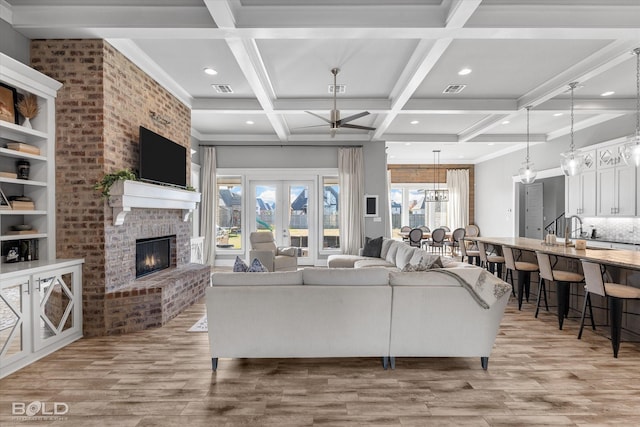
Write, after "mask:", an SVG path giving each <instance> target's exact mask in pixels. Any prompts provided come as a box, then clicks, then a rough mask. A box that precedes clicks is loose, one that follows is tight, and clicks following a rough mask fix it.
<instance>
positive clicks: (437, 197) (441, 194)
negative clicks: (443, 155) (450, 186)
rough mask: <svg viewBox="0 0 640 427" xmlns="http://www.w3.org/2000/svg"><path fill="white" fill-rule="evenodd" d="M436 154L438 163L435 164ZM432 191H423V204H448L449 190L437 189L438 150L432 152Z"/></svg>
mask: <svg viewBox="0 0 640 427" xmlns="http://www.w3.org/2000/svg"><path fill="white" fill-rule="evenodd" d="M436 153H437V155H438V162H437V163H436ZM433 166H434V169H433V190H424V200H425V202H448V201H449V190H447V189H444V190H443V189H439V188H437V187H438V169H439V168H440V150H433Z"/></svg>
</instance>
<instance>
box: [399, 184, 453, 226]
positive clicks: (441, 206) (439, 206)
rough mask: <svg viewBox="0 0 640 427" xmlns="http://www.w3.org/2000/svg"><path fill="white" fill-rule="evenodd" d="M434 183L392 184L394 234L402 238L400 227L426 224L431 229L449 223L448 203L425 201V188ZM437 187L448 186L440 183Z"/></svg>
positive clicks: (431, 186) (430, 186)
mask: <svg viewBox="0 0 640 427" xmlns="http://www.w3.org/2000/svg"><path fill="white" fill-rule="evenodd" d="M428 188H433V184H426V183H425V184H394V185H392V186H391V194H390V195H389V197H390V198H391V224H392V236H393V237H395V238H400V234H399V233H400V228H401V227H402V226H404V225H408V226H409V227H411V228H415V227H419V226H421V225H426V226H427V227H429V228H430V229H432V230H433V229H435V228H438V227H440V226H442V225H447V208H448V205H449V204H448V203H440V202H425V200H424V190H425V189H428ZM437 188H442V189H444V188H447V187H446V184H439V185H438V186H437Z"/></svg>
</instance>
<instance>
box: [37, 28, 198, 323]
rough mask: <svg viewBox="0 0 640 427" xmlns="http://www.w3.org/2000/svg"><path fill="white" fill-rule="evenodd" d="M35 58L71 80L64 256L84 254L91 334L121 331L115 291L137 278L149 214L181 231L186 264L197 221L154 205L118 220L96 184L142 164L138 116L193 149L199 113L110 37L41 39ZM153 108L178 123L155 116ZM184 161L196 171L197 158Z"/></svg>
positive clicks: (66, 93)
mask: <svg viewBox="0 0 640 427" xmlns="http://www.w3.org/2000/svg"><path fill="white" fill-rule="evenodd" d="M31 65H32V67H33V68H35V69H37V70H38V71H40V72H42V73H44V74H46V75H48V76H50V77H52V78H54V79H56V80H58V81H59V82H61V83H62V84H63V87H62V89H61V90H60V91H59V92H58V97H57V99H56V251H57V257H58V258H84V259H85V264H84V268H83V291H82V292H83V327H84V334H85V336H96V335H105V334H109V333H113V330H115V329H114V327H113V326H112V325H110V324H109V319H110V318H112V317H114V316H113V313H110V312H107V311H106V309H105V307H111V305H107V304H105V300H106V295H107V293H109V292H113V291H116V290H119V289H123V288H126V287H127V286H129V285H130V283H129V281H130V280H131V279H130V277H129V271H130V270H129V267H123V261H125V260H127V259H128V258H131V256H130V255H131V254H130V253H129V252H130V250H131V243H130V241H131V238H132V237H133V235H137V236H140V235H141V234H142V231H141V228H144V224H147V228H149V229H150V230H149V231H148V232H149V233H150V234H159V233H166V232H170V233H174V232H175V233H176V235H177V236H178V237H177V246H178V247H177V253H178V264H180V263H182V264H185V263H188V262H189V261H188V260H189V255H188V250H189V249H188V241H189V236H190V234H191V233H190V225H189V224H188V223H184V222H182V221H181V216H180V212H179V211H176V210H146V211H144V212H136V213H135V215H134V214H129V216H130V217H131V218H129V217H127V220H126V221H125V225H123V226H120V227H114V226H113V216H112V213H111V209H110V208H109V207H108V205H107V202H106V201H105V200H104V199H103V198H101V195H100V193H99V192H98V191H96V190H94V189H93V186H94V184H95V183H96V182H98V181H99V180H100V179H102V177H103V175H104V174H105V173H110V172H115V171H117V170H119V169H124V168H129V169H132V170H136V169H137V167H138V132H139V126H144V127H146V128H148V129H150V130H152V131H154V132H157V133H159V134H161V135H163V136H165V137H167V138H169V139H171V140H173V141H175V142H177V143H179V144H181V145H183V146H185V147H187V152H189V149H190V130H191V113H190V110H189V108H188V107H187V106H185V105H184V104H183V103H182V102H180V101H179V100H178V99H177V98H175V97H174V96H173V95H171V94H170V93H169V92H168V91H167V90H165V89H164V88H163V87H161V86H160V85H159V84H158V83H157V82H156V81H154V80H153V79H152V78H151V77H149V76H148V75H147V74H145V73H144V72H143V71H142V70H140V69H139V68H138V67H137V66H136V65H134V64H133V63H132V62H130V61H129V60H128V59H127V58H126V57H124V56H123V55H122V54H121V53H120V52H118V51H117V50H116V49H115V48H113V47H112V46H111V45H109V44H108V43H107V42H105V41H104V40H33V41H32V42H31ZM151 112H155V113H157V114H159V115H161V116H162V117H163V118H164V119H166V120H167V121H168V122H169V123H167V124H162V123H157V122H155V121H154V120H152V118H151ZM185 161H186V162H187V179H189V177H190V161H189V159H185ZM150 223H151V224H153V226H149V224H150ZM128 227H132V228H131V229H129V228H128ZM131 230H134V232H130V231H131ZM148 237H157V236H155V235H150V236H148ZM134 239H135V238H134ZM134 250H135V249H134ZM133 258H134V259H135V253H134V254H133ZM109 310H111V309H109Z"/></svg>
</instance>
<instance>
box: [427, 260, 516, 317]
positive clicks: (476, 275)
mask: <svg viewBox="0 0 640 427" xmlns="http://www.w3.org/2000/svg"><path fill="white" fill-rule="evenodd" d="M429 271H430V272H434V273H441V274H446V275H447V276H450V277H453V278H454V279H456V280H457V281H458V282H459V283H460V284H461V285H462V287H463V288H465V289H466V290H467V291H469V293H470V294H471V296H472V297H473V299H475V300H476V302H477V303H478V304H479V305H480V307H482V308H485V309H487V310H488V309H489V308H491V306H492V305H493V304H494V303H495V302H496V301H497V300H499V299H500V298H501V297H502V296H503V295H504V294H506V293H507V292H511V285H509V284H508V283H506V282H504V281H502V280H501V279H499V278H497V277H496V276H494V275H493V274H491V273H489V272H488V271H487V270H485V269H482V268H456V269H448V268H437V269H432V270H429Z"/></svg>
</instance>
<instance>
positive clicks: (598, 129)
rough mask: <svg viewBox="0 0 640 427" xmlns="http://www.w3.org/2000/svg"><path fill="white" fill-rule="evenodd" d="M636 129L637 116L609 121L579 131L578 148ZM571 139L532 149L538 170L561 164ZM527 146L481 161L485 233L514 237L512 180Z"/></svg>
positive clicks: (480, 211) (480, 215) (479, 193)
mask: <svg viewBox="0 0 640 427" xmlns="http://www.w3.org/2000/svg"><path fill="white" fill-rule="evenodd" d="M634 132H635V117H634V116H633V115H627V116H623V117H619V118H617V119H614V120H610V121H608V122H606V123H603V124H600V125H598V126H593V127H589V128H587V129H584V130H581V131H577V132H575V135H574V143H575V145H576V147H577V148H582V147H587V146H590V145H594V144H598V143H601V142H605V141H609V140H612V139H615V138H620V137H624V136H627V135H631V134H632V133H634ZM569 143H570V138H569V135H566V136H564V137H562V138H558V139H554V140H553V141H550V142H546V143H544V144H538V145H534V146H532V147H531V148H530V157H531V160H532V161H533V162H534V163H535V167H536V169H537V170H538V172H540V171H542V170H547V169H554V168H558V167H559V166H560V162H561V157H560V153H563V152H565V151H568V149H569ZM524 157H525V152H524V149H522V150H519V151H516V152H513V153H509V154H507V155H505V156H502V157H499V158H496V159H492V160H488V161H486V162H482V163H478V164H477V165H476V167H475V177H476V199H475V203H476V223H477V224H478V226H479V227H480V232H481V233H482V235H484V236H495V237H504V236H514V235H515V229H514V228H513V227H512V225H511V224H512V222H511V221H512V220H513V215H517V212H513V211H512V209H513V198H514V194H513V180H512V177H513V176H516V175H518V169H519V168H520V166H521V163H522V162H523V161H524Z"/></svg>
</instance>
